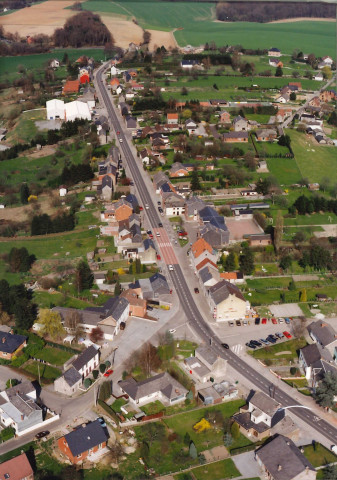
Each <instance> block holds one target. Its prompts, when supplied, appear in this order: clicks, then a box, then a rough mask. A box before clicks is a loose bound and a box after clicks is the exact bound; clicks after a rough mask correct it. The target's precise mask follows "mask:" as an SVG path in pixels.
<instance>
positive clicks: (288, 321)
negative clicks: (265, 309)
mask: <svg viewBox="0 0 337 480" xmlns="http://www.w3.org/2000/svg"><path fill="white" fill-rule="evenodd" d="M284 321H285V322H286V324H287V325H289V324H290V318H288V317H286V318H285V319H284Z"/></svg>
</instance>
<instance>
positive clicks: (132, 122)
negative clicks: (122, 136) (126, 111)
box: [125, 116, 137, 129]
mask: <svg viewBox="0 0 337 480" xmlns="http://www.w3.org/2000/svg"><path fill="white" fill-rule="evenodd" d="M125 122H126V128H131V129H135V128H137V119H136V118H134V117H130V116H126V117H125Z"/></svg>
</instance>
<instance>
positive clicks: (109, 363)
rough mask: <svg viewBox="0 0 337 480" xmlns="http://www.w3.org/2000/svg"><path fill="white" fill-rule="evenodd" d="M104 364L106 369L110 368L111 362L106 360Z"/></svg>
mask: <svg viewBox="0 0 337 480" xmlns="http://www.w3.org/2000/svg"><path fill="white" fill-rule="evenodd" d="M104 363H105V366H106V368H110V367H111V362H109V360H106V361H105V362H104Z"/></svg>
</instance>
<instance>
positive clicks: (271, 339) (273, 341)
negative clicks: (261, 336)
mask: <svg viewBox="0 0 337 480" xmlns="http://www.w3.org/2000/svg"><path fill="white" fill-rule="evenodd" d="M267 340H268V342H270V343H276V338H275V337H273V336H272V335H268V337H267Z"/></svg>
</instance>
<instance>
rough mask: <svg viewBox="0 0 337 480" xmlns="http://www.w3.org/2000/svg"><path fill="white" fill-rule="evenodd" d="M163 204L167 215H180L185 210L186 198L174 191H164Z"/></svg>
mask: <svg viewBox="0 0 337 480" xmlns="http://www.w3.org/2000/svg"><path fill="white" fill-rule="evenodd" d="M162 198H163V206H164V208H165V214H166V215H167V216H174V217H175V216H180V215H183V213H184V211H185V200H184V199H183V198H182V197H181V196H180V195H178V194H177V193H174V192H168V193H163V195H162Z"/></svg>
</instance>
